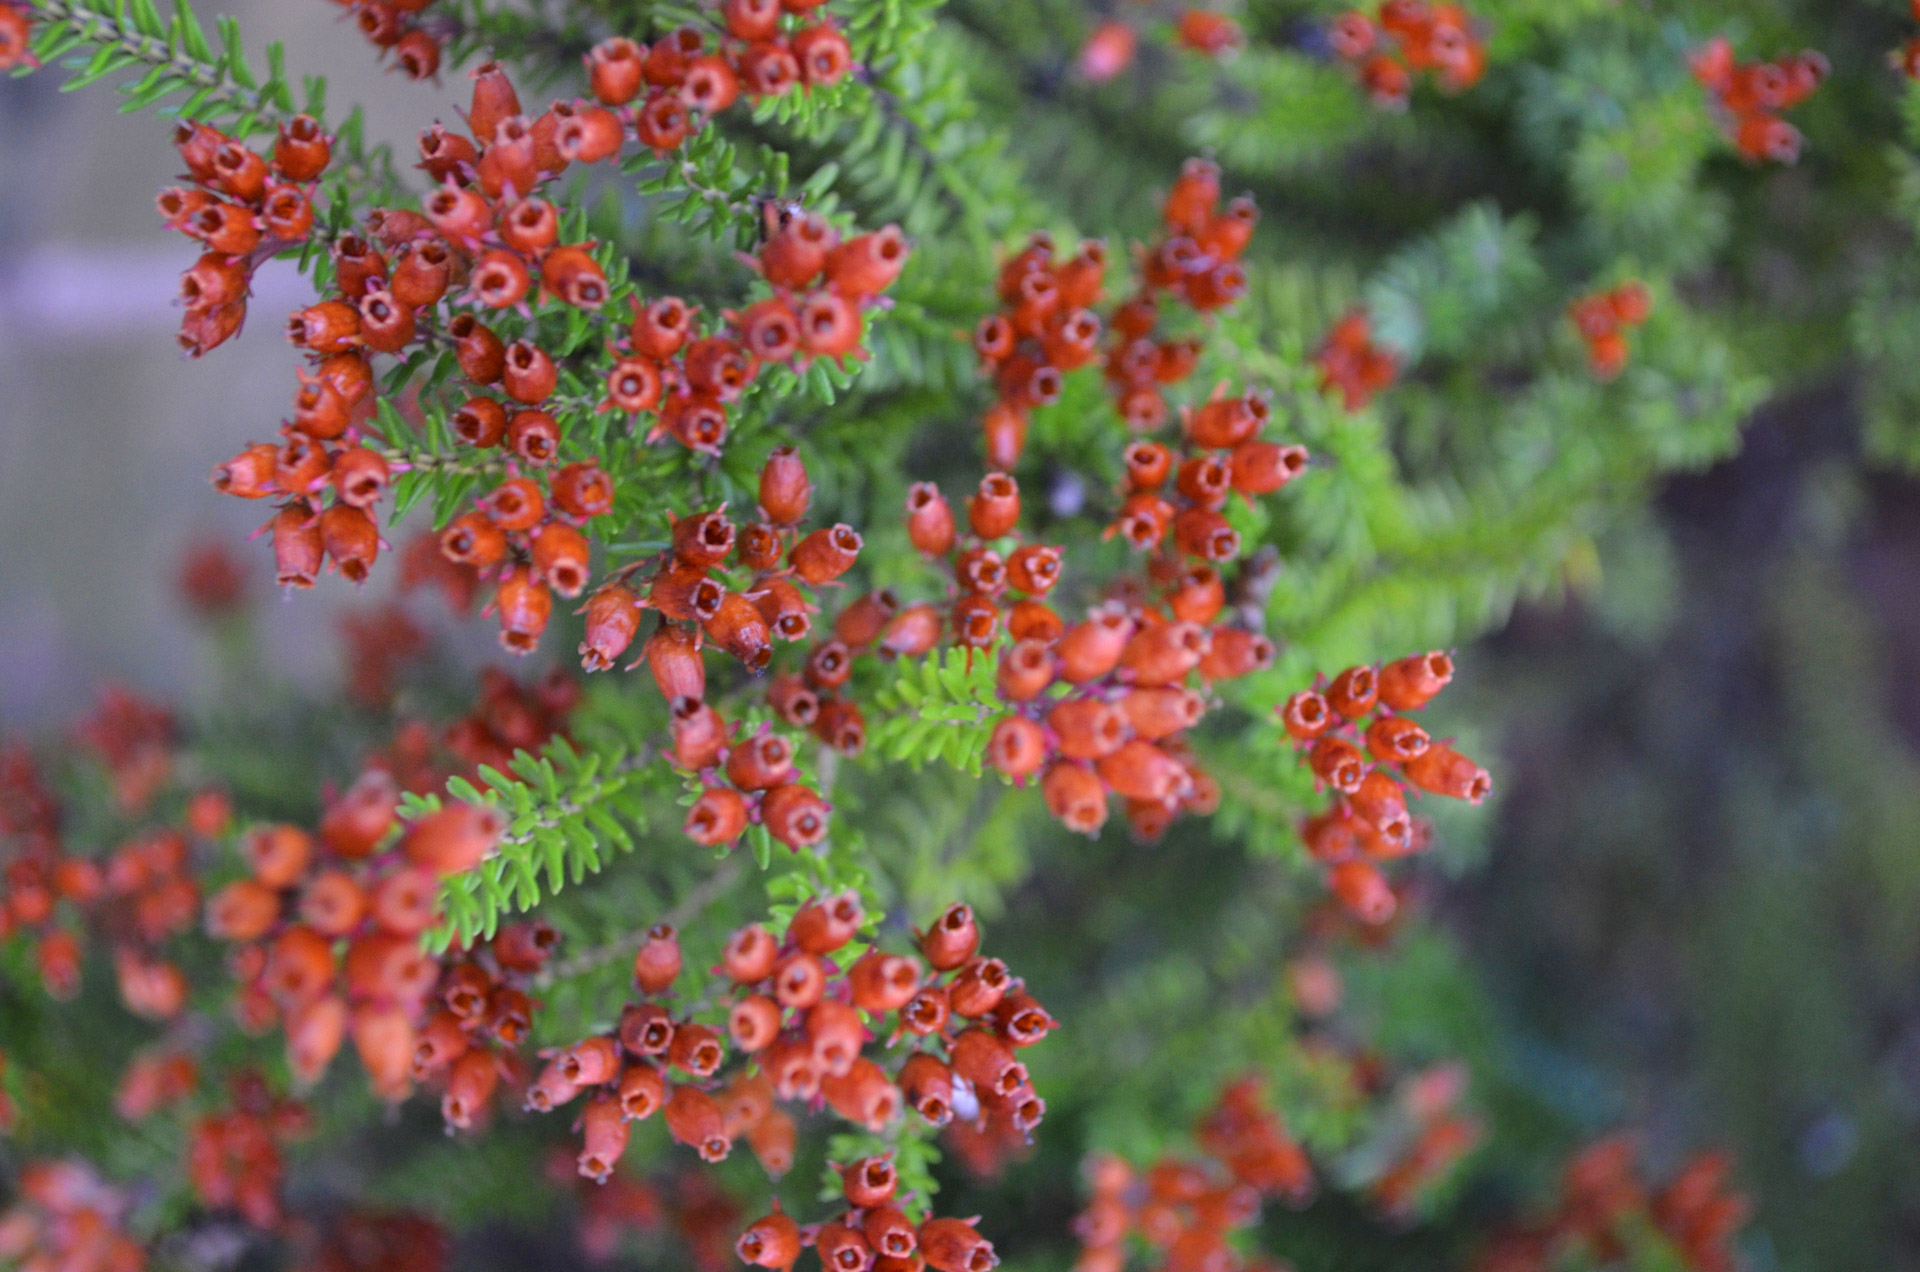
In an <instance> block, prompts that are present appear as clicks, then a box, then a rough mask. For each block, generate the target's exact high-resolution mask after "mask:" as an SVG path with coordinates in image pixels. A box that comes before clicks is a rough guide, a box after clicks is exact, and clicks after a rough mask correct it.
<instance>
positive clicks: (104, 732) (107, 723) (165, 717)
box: [74, 685, 179, 816]
mask: <svg viewBox="0 0 1920 1272" xmlns="http://www.w3.org/2000/svg"><path fill="white" fill-rule="evenodd" d="M178 734H179V725H178V722H177V721H175V719H174V717H173V713H172V712H171V711H169V710H167V709H166V708H165V707H163V706H160V705H158V704H156V703H152V702H148V701H146V700H145V699H143V698H140V697H138V696H137V695H135V694H132V693H129V692H128V691H127V690H125V689H122V688H120V687H119V686H118V685H109V686H107V687H106V688H105V689H102V690H101V691H100V700H99V701H98V702H97V703H96V704H95V705H94V709H93V712H92V713H91V714H90V715H88V716H87V718H86V719H84V720H82V721H81V722H80V724H79V726H78V727H77V728H76V729H75V730H74V740H75V741H76V742H78V743H79V744H80V745H81V746H82V747H83V748H85V749H86V750H88V751H90V752H92V753H93V755H94V756H95V757H97V758H98V759H99V761H100V762H101V763H102V764H104V765H106V768H107V776H108V778H109V779H110V780H111V781H112V783H113V794H114V799H115V801H116V802H117V803H118V804H119V805H120V810H121V811H122V812H124V813H127V814H129V815H133V816H138V815H139V814H141V813H143V812H145V811H146V809H147V807H148V805H150V804H151V803H152V802H153V799H154V796H155V795H157V794H158V793H159V792H160V791H161V790H162V788H164V787H165V786H166V785H167V783H168V782H169V781H170V780H172V778H173V772H174V764H173V752H174V746H175V743H176V742H177V741H178Z"/></svg>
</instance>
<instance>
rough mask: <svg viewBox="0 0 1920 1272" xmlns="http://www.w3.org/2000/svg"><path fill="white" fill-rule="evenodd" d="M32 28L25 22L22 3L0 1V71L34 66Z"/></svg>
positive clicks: (25, 15) (7, 0) (8, 0)
mask: <svg viewBox="0 0 1920 1272" xmlns="http://www.w3.org/2000/svg"><path fill="white" fill-rule="evenodd" d="M32 50H33V28H32V27H31V26H29V25H28V24H27V11H26V8H25V6H24V5H22V4H16V3H14V0H4V3H0V71H10V70H12V69H13V68H14V67H16V66H34V65H37V63H36V62H35V61H34V60H33V51H32Z"/></svg>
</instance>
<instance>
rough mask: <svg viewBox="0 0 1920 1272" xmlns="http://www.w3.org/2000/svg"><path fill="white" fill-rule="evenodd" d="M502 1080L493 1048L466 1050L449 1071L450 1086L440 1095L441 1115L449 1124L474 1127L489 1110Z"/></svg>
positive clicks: (464, 1127) (460, 1127)
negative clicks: (495, 1091)
mask: <svg viewBox="0 0 1920 1272" xmlns="http://www.w3.org/2000/svg"><path fill="white" fill-rule="evenodd" d="M499 1083H500V1062H499V1060H498V1059H496V1058H495V1057H494V1055H493V1053H492V1052H490V1051H483V1050H479V1049H475V1050H471V1051H468V1052H466V1053H465V1054H463V1055H462V1056H461V1057H460V1058H459V1059H457V1060H455V1061H454V1062H453V1067H452V1069H451V1070H449V1071H448V1074H447V1089H446V1092H445V1093H444V1094H443V1095H442V1096H441V1097H440V1116H441V1117H443V1118H445V1119H446V1122H447V1125H448V1126H452V1127H457V1128H459V1129H460V1130H463V1131H464V1130H466V1129H468V1128H470V1127H471V1126H473V1125H474V1123H475V1122H477V1121H478V1120H479V1119H480V1117H481V1116H482V1115H483V1114H484V1113H485V1112H486V1108H487V1105H488V1103H490V1102H491V1101H492V1099H493V1092H494V1088H495V1087H497V1086H498V1085H499Z"/></svg>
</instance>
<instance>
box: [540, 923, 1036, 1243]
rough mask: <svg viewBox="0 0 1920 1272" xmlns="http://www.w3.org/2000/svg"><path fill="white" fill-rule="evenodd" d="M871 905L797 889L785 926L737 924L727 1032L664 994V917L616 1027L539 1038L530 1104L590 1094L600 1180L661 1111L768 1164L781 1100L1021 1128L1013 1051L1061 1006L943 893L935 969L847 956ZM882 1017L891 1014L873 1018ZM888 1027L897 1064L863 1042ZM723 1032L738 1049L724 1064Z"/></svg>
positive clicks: (718, 1145)
mask: <svg viewBox="0 0 1920 1272" xmlns="http://www.w3.org/2000/svg"><path fill="white" fill-rule="evenodd" d="M866 922H867V919H866V915H865V913H864V912H863V910H862V908H861V906H860V902H859V899H858V898H857V897H856V896H854V895H853V894H852V893H841V894H836V895H832V896H826V897H821V898H817V899H815V900H813V901H810V902H808V903H807V904H805V905H803V906H801V907H800V908H799V909H798V910H797V911H796V912H795V914H794V916H793V918H792V920H791V921H790V922H789V923H788V925H787V930H786V933H785V936H784V938H781V937H775V936H774V935H773V934H772V933H771V932H769V931H768V930H767V929H766V928H765V927H762V926H760V925H759V924H752V925H749V926H747V927H744V928H741V929H740V930H739V931H737V932H735V933H734V934H733V935H732V937H731V938H729V940H728V941H727V945H726V950H725V954H724V956H723V958H722V962H721V966H720V968H719V969H718V971H719V972H720V973H721V974H722V975H723V976H724V977H725V978H726V982H727V983H728V985H729V986H730V989H729V990H728V991H726V992H724V993H723V994H722V995H721V996H720V997H719V999H718V1001H717V1002H716V1003H715V1004H714V1006H713V1008H712V1010H713V1011H714V1012H715V1013H718V1012H720V1011H721V1010H724V1013H725V1032H724V1033H723V1032H722V1030H721V1029H720V1028H718V1027H716V1026H715V1025H710V1024H704V1023H701V1022H700V1021H698V1020H696V1019H694V1018H693V1015H694V1014H699V1012H698V1011H696V1012H694V1013H691V1014H681V1015H676V1014H675V1013H674V1012H673V1011H672V1010H670V1008H669V1006H668V1005H667V1004H666V1003H665V1002H663V1001H662V999H664V998H665V997H666V996H667V995H669V994H670V993H671V992H672V990H673V987H674V985H675V983H676V982H677V981H678V980H679V977H680V973H681V970H682V968H681V955H680V945H679V937H678V934H677V933H676V932H675V931H674V930H673V928H672V927H670V926H668V925H665V924H660V925H656V926H655V927H654V928H652V929H651V930H650V931H649V932H648V933H647V935H646V939H645V941H644V943H643V944H642V945H641V947H640V949H639V951H638V953H637V954H636V955H635V957H634V985H635V987H636V989H637V990H638V991H639V994H640V998H639V999H638V1000H636V1001H634V1002H632V1003H629V1004H628V1005H627V1006H626V1008H625V1009H624V1010H623V1011H622V1012H621V1014H620V1020H619V1023H618V1026H617V1027H616V1028H615V1029H614V1030H613V1031H612V1032H610V1033H608V1034H604V1035H595V1036H593V1037H590V1038H586V1039H583V1040H582V1041H580V1042H579V1043H576V1044H575V1045H574V1046H572V1047H569V1048H566V1049H565V1050H562V1051H559V1052H554V1053H549V1055H548V1063H547V1065H546V1067H545V1068H544V1069H543V1070H542V1071H541V1072H540V1074H539V1076H538V1077H537V1078H536V1079H535V1080H534V1082H533V1083H532V1085H531V1086H529V1087H528V1089H527V1096H526V1101H527V1107H528V1108H530V1109H534V1110H537V1111H540V1112H547V1111H550V1110H553V1109H557V1108H560V1107H562V1106H564V1105H566V1104H568V1103H571V1102H572V1101H573V1100H574V1099H576V1098H578V1097H580V1096H582V1095H585V1096H586V1097H587V1103H586V1106H585V1110H584V1112H583V1113H582V1114H581V1119H580V1126H581V1128H582V1132H583V1137H584V1144H583V1146H582V1148H581V1151H580V1157H579V1169H580V1173H581V1174H582V1175H584V1176H586V1177H587V1178H590V1179H596V1180H597V1179H604V1178H606V1177H608V1176H609V1175H610V1174H611V1173H612V1171H613V1168H614V1165H615V1163H616V1162H618V1160H619V1158H620V1156H621V1154H622V1153H623V1152H625V1150H626V1145H627V1138H628V1135H629V1124H630V1123H631V1122H634V1121H636V1120H641V1119H644V1118H647V1117H650V1116H652V1115H653V1114H654V1113H655V1112H660V1113H662V1114H663V1115H664V1117H665V1120H666V1124H667V1130H668V1133H669V1134H670V1135H671V1136H672V1138H673V1139H674V1141H675V1142H677V1143H680V1144H684V1145H686V1146H687V1147H689V1148H692V1149H693V1150H694V1151H695V1152H697V1153H698V1154H699V1155H700V1157H701V1158H702V1159H703V1160H705V1161H709V1162H715V1161H720V1160H722V1159H724V1158H725V1157H727V1156H728V1154H729V1153H730V1152H731V1151H732V1148H733V1144H734V1142H735V1141H736V1140H738V1139H740V1138H741V1137H743V1136H744V1137H745V1138H746V1140H747V1142H748V1144H749V1145H750V1146H751V1147H752V1148H753V1151H754V1155H755V1156H756V1157H757V1158H758V1159H759V1160H760V1163H761V1165H762V1166H763V1167H764V1168H765V1169H766V1170H767V1172H768V1173H769V1174H772V1175H779V1174H782V1173H784V1172H785V1171H786V1169H787V1168H788V1166H790V1165H791V1164H792V1160H793V1144H794V1136H795V1125H794V1122H793V1119H792V1117H791V1116H790V1115H789V1114H788V1113H786V1112H785V1111H784V1110H783V1109H781V1108H779V1107H778V1105H779V1104H781V1103H790V1102H791V1103H799V1104H802V1105H807V1104H814V1103H816V1102H823V1103H824V1104H825V1105H826V1106H827V1107H829V1108H831V1109H832V1110H833V1111H834V1113H835V1114H837V1115H838V1116H839V1117H841V1118H842V1119H844V1120H845V1121H848V1122H851V1123H853V1124H855V1125H857V1126H860V1127H863V1128H865V1129H867V1130H869V1131H876V1132H877V1131H881V1130H884V1129H885V1128H886V1127H887V1126H888V1125H890V1124H891V1123H892V1122H893V1121H894V1119H895V1118H897V1117H898V1116H899V1115H900V1114H901V1112H902V1110H903V1109H906V1108H911V1109H912V1110H914V1111H915V1112H916V1113H917V1114H919V1116H921V1117H922V1118H924V1119H926V1121H927V1122H929V1123H931V1124H933V1125H936V1126H944V1125H946V1124H947V1123H948V1122H949V1121H951V1120H952V1119H954V1118H955V1117H958V1118H960V1119H962V1120H964V1121H970V1122H975V1123H993V1122H1004V1123H1006V1124H1009V1125H1011V1126H1013V1127H1015V1128H1017V1129H1018V1131H1019V1132H1020V1133H1021V1134H1023V1135H1024V1134H1029V1133H1031V1132H1032V1130H1033V1129H1034V1128H1035V1127H1036V1126H1038V1125H1039V1122H1040V1119H1041V1117H1042V1116H1043V1115H1044V1113H1045V1111H1046V1104H1045V1102H1044V1101H1043V1100H1041V1099H1040V1097H1039V1096H1038V1095H1037V1094H1035V1093H1034V1090H1033V1086H1032V1084H1031V1083H1030V1082H1029V1081H1028V1079H1027V1071H1026V1066H1025V1065H1023V1064H1021V1063H1020V1061H1019V1060H1018V1059H1017V1057H1016V1055H1015V1051H1016V1050H1017V1049H1018V1048H1022V1047H1027V1046H1031V1045H1033V1044H1034V1043H1036V1042H1039V1041H1040V1040H1041V1039H1042V1038H1044V1037H1045V1036H1046V1034H1047V1032H1048V1031H1049V1030H1051V1029H1052V1028H1053V1027H1054V1021H1053V1018H1052V1017H1050V1016H1049V1015H1048V1014H1047V1013H1046V1010H1045V1009H1044V1008H1042V1007H1041V1006H1040V1005H1039V1004H1038V1003H1037V1002H1035V1001H1034V999H1033V998H1032V996H1031V995H1029V994H1028V993H1027V992H1026V991H1025V989H1024V988H1023V986H1022V983H1021V982H1020V981H1019V979H1018V978H1016V977H1014V976H1012V975H1011V974H1010V973H1009V972H1008V970H1007V967H1006V965H1005V964H1004V963H1002V962H1001V961H1000V960H998V959H990V958H982V957H979V956H978V948H979V943H980V933H979V928H978V927H977V925H976V924H975V922H974V919H973V915H972V912H971V911H969V910H968V909H967V908H966V907H965V906H953V907H951V908H950V909H948V910H947V911H946V912H945V913H943V914H942V915H941V916H940V918H939V919H938V920H936V921H935V923H934V924H933V926H932V927H931V928H929V929H928V931H927V933H926V935H925V936H924V937H923V938H922V940H921V951H922V953H923V954H924V955H925V957H926V960H927V962H928V963H929V964H931V965H932V966H933V969H934V975H933V976H931V977H929V976H928V974H927V972H926V970H925V968H924V967H923V965H922V964H921V962H920V960H919V959H917V958H914V957H913V956H911V955H901V954H888V953H884V952H882V951H881V950H879V949H877V948H869V949H867V950H866V951H865V952H864V953H862V954H861V955H860V956H859V957H858V958H855V959H853V960H852V961H851V963H850V964H848V965H847V966H846V967H844V968H842V967H841V966H840V964H839V962H837V961H836V960H835V959H834V958H833V957H832V956H833V955H836V954H840V953H841V952H842V951H845V950H846V949H847V948H848V947H849V946H850V945H852V944H853V943H854V942H855V941H856V940H858V939H859V937H860V933H861V929H862V928H863V926H864V925H865V924H866ZM843 957H844V955H843ZM889 1018H891V1019H892V1022H893V1025H894V1028H893V1030H892V1032H891V1034H882V1032H881V1031H882V1029H883V1027H884V1025H885V1024H886V1022H887V1021H888V1019H889ZM881 1036H884V1037H885V1038H886V1041H885V1042H884V1043H883V1044H882V1046H883V1054H882V1056H881V1059H890V1057H889V1056H888V1055H887V1054H884V1053H893V1054H894V1055H897V1056H898V1057H899V1059H898V1063H897V1064H895V1065H894V1068H893V1070H892V1071H891V1072H890V1071H889V1070H888V1069H886V1068H883V1067H882V1065H881V1064H880V1062H879V1061H878V1060H875V1059H873V1058H870V1057H869V1056H867V1055H866V1054H865V1052H866V1049H867V1047H868V1045H869V1043H870V1042H872V1041H874V1040H875V1038H876V1037H881ZM907 1039H912V1040H914V1042H913V1044H911V1045H908V1046H904V1047H903V1046H902V1043H903V1041H904V1040H907ZM922 1040H924V1043H925V1044H926V1045H925V1046H924V1047H923V1046H922V1045H920V1043H921V1041H922ZM729 1042H731V1044H732V1048H733V1049H734V1050H735V1051H737V1052H738V1053H740V1055H741V1056H743V1057H745V1060H744V1062H743V1063H742V1064H741V1065H740V1066H738V1067H736V1068H735V1069H734V1071H733V1072H732V1074H731V1076H724V1075H723V1074H722V1070H723V1068H725V1067H726V1064H727V1059H728V1055H727V1053H728V1044H729ZM939 1052H944V1059H943V1058H942V1056H941V1055H940V1054H939ZM768 1266H774V1265H768Z"/></svg>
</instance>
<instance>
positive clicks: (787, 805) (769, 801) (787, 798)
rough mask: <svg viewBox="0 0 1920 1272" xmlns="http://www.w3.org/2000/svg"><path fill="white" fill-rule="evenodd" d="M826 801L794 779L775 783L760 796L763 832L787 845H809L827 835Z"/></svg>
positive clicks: (827, 808)
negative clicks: (785, 782)
mask: <svg viewBox="0 0 1920 1272" xmlns="http://www.w3.org/2000/svg"><path fill="white" fill-rule="evenodd" d="M828 812H829V805H828V804H827V802H826V801H825V800H823V799H821V798H820V797H819V796H818V795H817V794H815V793H814V792H813V791H811V790H809V789H808V788H807V787H805V786H801V785H799V784H797V783H789V784H787V785H784V786H776V787H774V788H773V789H772V790H770V791H768V792H767V793H766V794H765V795H764V796H762V797H761V800H760V820H761V822H762V824H764V825H765V826H766V828H767V833H768V834H770V835H772V836H773V837H774V839H775V840H776V841H777V842H779V843H782V844H785V845H786V846H787V847H789V848H795V849H798V848H811V847H812V846H813V845H814V844H817V843H819V842H820V841H821V840H822V839H824V838H826V835H827V814H828Z"/></svg>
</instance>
